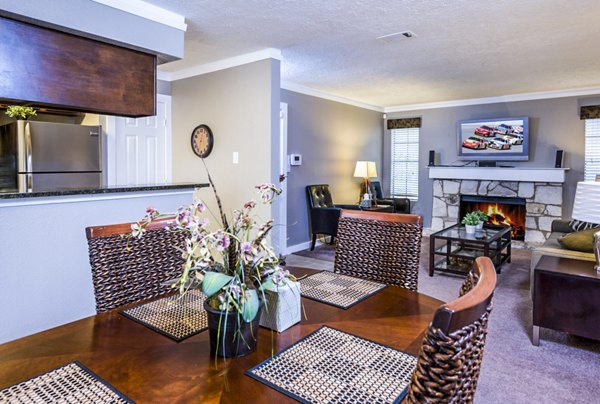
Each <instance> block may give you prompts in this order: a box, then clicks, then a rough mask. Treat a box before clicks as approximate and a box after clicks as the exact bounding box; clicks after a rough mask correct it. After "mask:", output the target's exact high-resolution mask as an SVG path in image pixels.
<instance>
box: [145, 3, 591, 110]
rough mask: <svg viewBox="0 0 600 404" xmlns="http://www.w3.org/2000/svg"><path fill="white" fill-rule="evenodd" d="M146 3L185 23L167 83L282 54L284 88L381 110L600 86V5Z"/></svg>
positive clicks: (162, 67)
mask: <svg viewBox="0 0 600 404" xmlns="http://www.w3.org/2000/svg"><path fill="white" fill-rule="evenodd" d="M146 2H148V3H151V4H155V5H158V6H160V7H162V8H165V9H167V10H170V11H173V12H176V13H178V14H181V15H184V16H185V17H186V22H187V24H188V31H187V33H186V35H185V57H184V59H183V60H180V61H176V62H172V63H168V64H165V65H162V66H161V70H163V71H167V72H169V71H170V72H172V71H177V70H180V69H183V68H187V67H191V66H195V65H199V64H205V63H210V62H214V61H217V60H220V59H225V58H229V57H233V56H237V55H240V54H244V53H249V52H253V51H258V50H262V49H265V48H277V49H280V50H281V51H282V55H283V60H282V71H281V77H282V80H284V81H289V82H292V83H296V84H300V85H303V86H306V87H310V88H313V89H315V90H319V91H323V92H326V93H329V94H333V95H336V96H339V97H344V98H348V99H352V100H355V101H360V102H363V103H367V104H372V105H377V106H383V107H390V106H400V105H406V104H415V103H425V102H437V101H448V100H456V99H466V98H480V97H490V96H500V95H508V94H518V93H529V92H537V91H550V90H564V89H576V88H584V87H595V86H600V46H599V45H598V44H599V43H600V23H598V21H600V2H599V1H598V0H570V1H565V0H515V1H512V0H504V1H502V0H495V1H494V0H393V1H388V2H382V1H380V0H365V1H349V0H323V1H315V0H313V1H308V0H306V1H300V0H298V1H293V0H287V1H286V0H280V1H273V0H254V1H252V0H230V1H214V0H213V1H209V0H200V1H198V0H146ZM403 30H411V31H413V32H415V33H416V34H417V35H418V36H417V37H416V38H413V39H399V40H397V41H393V42H389V43H386V42H383V41H378V40H376V39H375V38H376V37H378V36H381V35H386V34H390V33H393V32H398V31H403Z"/></svg>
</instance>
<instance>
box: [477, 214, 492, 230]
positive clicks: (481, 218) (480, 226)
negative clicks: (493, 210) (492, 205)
mask: <svg viewBox="0 0 600 404" xmlns="http://www.w3.org/2000/svg"><path fill="white" fill-rule="evenodd" d="M473 213H475V214H476V215H477V217H478V218H479V223H478V224H477V230H483V224H484V223H485V222H486V221H487V220H488V219H489V217H488V215H487V213H485V212H482V211H480V210H476V211H475V212H473Z"/></svg>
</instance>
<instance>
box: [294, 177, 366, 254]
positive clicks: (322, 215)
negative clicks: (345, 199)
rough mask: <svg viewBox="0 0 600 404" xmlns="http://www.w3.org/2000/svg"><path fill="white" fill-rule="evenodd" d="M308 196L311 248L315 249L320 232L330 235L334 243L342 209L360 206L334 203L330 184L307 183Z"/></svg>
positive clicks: (331, 241)
mask: <svg viewBox="0 0 600 404" xmlns="http://www.w3.org/2000/svg"><path fill="white" fill-rule="evenodd" d="M306 198H307V200H308V216H309V226H310V233H311V240H312V241H311V245H310V249H311V250H314V249H315V243H316V242H317V235H318V234H324V235H327V236H330V237H331V240H330V244H333V241H334V239H335V237H336V236H337V229H338V221H339V220H340V211H341V210H342V209H358V206H356V205H334V204H333V199H332V197H331V192H330V191H329V185H328V184H316V185H307V186H306Z"/></svg>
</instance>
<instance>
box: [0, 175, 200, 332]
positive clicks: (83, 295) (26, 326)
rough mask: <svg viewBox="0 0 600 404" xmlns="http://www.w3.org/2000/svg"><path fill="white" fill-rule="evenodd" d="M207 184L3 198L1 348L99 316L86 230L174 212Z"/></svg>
mask: <svg viewBox="0 0 600 404" xmlns="http://www.w3.org/2000/svg"><path fill="white" fill-rule="evenodd" d="M206 186H207V184H201V183H189V184H160V185H146V186H128V187H119V186H113V187H98V188H91V189H63V190H55V191H51V192H33V193H31V192H30V193H0V223H1V225H0V229H1V231H0V245H1V246H2V253H0V285H2V289H3V290H2V293H0V305H2V307H5V308H9V309H7V310H3V311H2V312H1V313H0V324H4V326H3V327H1V328H0V343H2V342H6V341H10V340H13V339H16V338H20V337H23V336H26V335H30V334H33V333H36V332H39V331H42V330H46V329H48V328H52V327H56V326H59V325H61V324H65V323H68V322H71V321H75V320H78V319H81V318H84V317H87V316H90V315H93V314H95V310H94V293H93V289H92V280H91V272H90V270H89V258H88V255H87V243H86V236H85V227H86V226H93V225H103V224H111V223H122V222H128V221H132V220H135V219H136V218H140V219H141V218H142V216H143V215H144V213H145V210H146V208H147V207H148V206H154V207H156V208H157V209H159V210H161V211H174V210H176V209H177V208H178V207H179V206H181V205H184V204H189V203H190V202H191V200H192V199H193V194H194V192H196V191H197V190H199V189H201V188H203V187H206Z"/></svg>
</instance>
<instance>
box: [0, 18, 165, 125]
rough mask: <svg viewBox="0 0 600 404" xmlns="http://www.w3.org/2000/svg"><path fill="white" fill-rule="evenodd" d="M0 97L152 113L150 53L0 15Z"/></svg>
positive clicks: (7, 100) (121, 113)
mask: <svg viewBox="0 0 600 404" xmlns="http://www.w3.org/2000/svg"><path fill="white" fill-rule="evenodd" d="M0 102H4V103H19V104H27V105H34V106H45V107H53V108H64V109H72V110H77V111H85V112H95V113H102V114H108V115H119V116H130V117H140V116H149V115H155V114H156V56H155V55H151V54H147V53H143V52H139V51H136V50H131V49H127V48H123V47H119V46H115V45H111V44H108V43H104V42H100V41H96V40H93V39H89V38H83V37H80V36H76V35H72V34H68V33H65V32H60V31H56V30H53V29H49V28H43V27H39V26H36V25H31V24H27V23H24V22H20V21H15V20H11V19H8V18H3V17H0Z"/></svg>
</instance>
